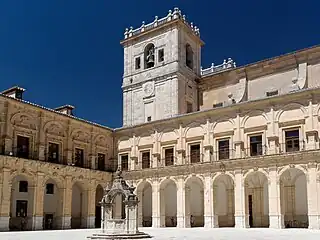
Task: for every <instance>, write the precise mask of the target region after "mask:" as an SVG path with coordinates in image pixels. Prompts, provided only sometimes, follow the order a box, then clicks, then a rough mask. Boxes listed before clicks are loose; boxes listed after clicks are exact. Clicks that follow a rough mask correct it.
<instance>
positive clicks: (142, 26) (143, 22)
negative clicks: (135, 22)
mask: <svg viewBox="0 0 320 240" xmlns="http://www.w3.org/2000/svg"><path fill="white" fill-rule="evenodd" d="M144 26H145V21H142V25H141V27H140V28H141V32H144Z"/></svg>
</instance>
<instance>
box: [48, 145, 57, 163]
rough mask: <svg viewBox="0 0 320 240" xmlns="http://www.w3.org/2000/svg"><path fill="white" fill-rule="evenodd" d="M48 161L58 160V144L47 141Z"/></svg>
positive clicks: (54, 161)
mask: <svg viewBox="0 0 320 240" xmlns="http://www.w3.org/2000/svg"><path fill="white" fill-rule="evenodd" d="M48 162H52V163H58V162H59V144H56V143H51V142H49V147H48Z"/></svg>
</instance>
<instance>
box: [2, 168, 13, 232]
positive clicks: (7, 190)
mask: <svg viewBox="0 0 320 240" xmlns="http://www.w3.org/2000/svg"><path fill="white" fill-rule="evenodd" d="M9 176H10V170H9V169H5V168H4V169H3V172H2V182H0V231H9V220H10V201H11V185H10V184H9Z"/></svg>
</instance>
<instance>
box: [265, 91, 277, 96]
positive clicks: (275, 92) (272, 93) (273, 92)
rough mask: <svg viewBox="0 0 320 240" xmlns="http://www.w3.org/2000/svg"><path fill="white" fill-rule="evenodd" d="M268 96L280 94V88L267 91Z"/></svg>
mask: <svg viewBox="0 0 320 240" xmlns="http://www.w3.org/2000/svg"><path fill="white" fill-rule="evenodd" d="M266 95H267V97H271V96H276V95H278V90H275V91H269V92H266Z"/></svg>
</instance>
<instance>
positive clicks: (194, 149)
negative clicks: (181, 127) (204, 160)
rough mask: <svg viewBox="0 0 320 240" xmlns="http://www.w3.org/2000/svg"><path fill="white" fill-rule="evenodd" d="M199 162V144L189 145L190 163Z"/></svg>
mask: <svg viewBox="0 0 320 240" xmlns="http://www.w3.org/2000/svg"><path fill="white" fill-rule="evenodd" d="M197 162H200V144H195V145H190V163H197Z"/></svg>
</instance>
